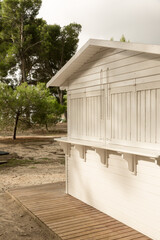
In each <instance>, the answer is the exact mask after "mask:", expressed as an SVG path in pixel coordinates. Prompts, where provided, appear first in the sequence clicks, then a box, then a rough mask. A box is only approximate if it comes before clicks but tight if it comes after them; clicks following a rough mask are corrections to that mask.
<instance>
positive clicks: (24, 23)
mask: <svg viewBox="0 0 160 240" xmlns="http://www.w3.org/2000/svg"><path fill="white" fill-rule="evenodd" d="M40 6H41V0H3V1H2V2H1V4H0V8H1V11H0V14H1V17H0V26H1V28H0V52H1V53H2V56H3V59H1V61H0V73H1V77H2V78H3V80H8V81H10V80H11V79H12V80H15V81H16V82H17V78H18V77H17V75H18V76H19V83H22V82H26V81H27V80H28V78H29V73H30V70H31V68H32V66H33V65H34V62H35V58H36V51H37V49H38V44H39V43H40V32H41V30H42V28H43V26H44V25H45V24H46V23H45V21H43V20H42V19H36V16H37V14H38V12H39V9H40ZM13 75H15V79H14V78H13ZM11 76H12V77H11Z"/></svg>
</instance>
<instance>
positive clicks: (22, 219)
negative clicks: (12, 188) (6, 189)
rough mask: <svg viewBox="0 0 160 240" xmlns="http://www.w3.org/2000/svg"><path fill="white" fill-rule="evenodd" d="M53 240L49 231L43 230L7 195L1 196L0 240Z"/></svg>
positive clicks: (2, 194)
mask: <svg viewBox="0 0 160 240" xmlns="http://www.w3.org/2000/svg"><path fill="white" fill-rule="evenodd" d="M22 239H25V240H51V239H53V237H51V236H50V233H49V231H47V229H46V230H45V229H44V228H41V227H40V226H39V225H38V224H37V223H36V222H35V220H34V219H33V218H32V217H30V216H29V215H28V214H27V213H26V212H24V211H23V210H22V209H21V208H20V207H19V206H18V205H17V203H15V202H14V201H13V200H12V199H11V198H9V197H8V196H7V195H6V194H5V193H1V194H0V240H22Z"/></svg>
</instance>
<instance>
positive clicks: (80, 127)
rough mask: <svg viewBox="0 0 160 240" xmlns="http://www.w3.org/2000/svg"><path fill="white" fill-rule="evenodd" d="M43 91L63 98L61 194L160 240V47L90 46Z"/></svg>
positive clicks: (106, 43)
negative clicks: (63, 93) (56, 89)
mask: <svg viewBox="0 0 160 240" xmlns="http://www.w3.org/2000/svg"><path fill="white" fill-rule="evenodd" d="M49 86H60V87H61V88H62V89H66V90H67V95H68V136H67V137H66V138H61V139H59V141H60V142H61V145H62V147H63V149H64V151H65V154H66V175H67V180H66V192H67V193H68V194H70V195H72V196H74V197H76V198H78V199H80V200H82V201H83V202H85V203H87V204H90V205H91V206H93V207H95V208H97V209H99V210H100V211H102V212H104V213H107V214H108V215H110V216H112V217H114V218H116V219H117V220H119V221H121V222H123V223H125V224H127V225H129V226H130V227H132V228H135V229H136V230H138V231H140V232H142V233H144V234H146V235H147V236H149V237H151V238H152V239H154V240H160V45H159V46H158V45H144V44H133V43H122V42H113V41H105V40H93V39H91V40H89V41H88V42H87V43H86V44H85V45H84V46H83V47H82V48H81V49H80V50H79V52H77V53H76V54H75V55H74V56H73V57H72V59H71V60H70V61H69V62H68V63H67V64H66V65H65V66H64V67H63V68H62V69H61V70H60V71H59V72H58V73H57V74H56V75H55V76H54V77H53V78H52V79H51V80H50V81H49V82H48V87H49Z"/></svg>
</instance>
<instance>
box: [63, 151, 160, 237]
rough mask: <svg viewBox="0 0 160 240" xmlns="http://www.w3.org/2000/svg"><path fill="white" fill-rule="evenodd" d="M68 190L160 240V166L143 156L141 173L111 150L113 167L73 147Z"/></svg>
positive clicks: (140, 160)
mask: <svg viewBox="0 0 160 240" xmlns="http://www.w3.org/2000/svg"><path fill="white" fill-rule="evenodd" d="M68 193H69V194H70V195H72V196H74V197H76V198H78V199H80V200H82V201H83V202H85V203H87V204H90V205H91V206H93V207H95V208H97V209H99V210H100V211H102V212H104V213H106V214H108V215H111V216H112V217H114V218H116V219H117V220H119V221H121V222H123V223H125V224H127V225H129V226H130V227H132V228H134V229H136V230H138V231H140V232H142V233H143V234H146V235H147V236H149V237H151V238H152V239H154V240H159V239H160V206H159V203H160V167H159V166H157V165H156V164H155V163H154V161H152V160H149V159H147V161H146V159H143V158H140V157H139V161H138V166H137V175H136V176H135V175H132V174H131V172H129V171H128V166H127V162H126V161H125V160H123V159H122V158H121V156H120V155H118V154H115V153H114V152H110V153H109V167H108V168H107V167H106V166H105V165H103V164H102V163H101V162H100V159H99V156H98V155H97V154H96V153H95V152H94V151H93V150H88V151H87V156H86V161H84V160H83V159H81V158H80V156H79V153H78V151H77V150H76V149H75V148H74V147H72V151H71V157H69V159H68Z"/></svg>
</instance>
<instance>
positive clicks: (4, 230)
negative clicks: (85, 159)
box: [0, 137, 65, 240]
mask: <svg viewBox="0 0 160 240" xmlns="http://www.w3.org/2000/svg"><path fill="white" fill-rule="evenodd" d="M0 150H1V151H7V152H9V153H10V154H9V155H8V156H0V161H2V160H3V161H4V160H6V161H7V164H3V165H1V164H0V240H23V239H25V240H51V239H53V237H51V236H50V233H49V231H48V230H47V229H46V230H44V229H43V228H42V227H40V226H39V225H38V224H37V223H36V222H35V220H34V219H33V218H31V217H30V216H29V215H28V214H27V213H26V212H24V211H23V210H22V209H21V208H20V207H19V206H18V205H17V203H16V202H14V201H13V200H12V199H11V198H10V197H9V196H8V195H7V194H6V193H4V191H5V190H8V189H12V188H17V187H23V186H30V185H39V184H45V183H53V182H59V181H64V180H65V171H64V154H63V152H62V150H61V149H60V147H59V144H58V143H57V142H55V141H54V139H53V137H45V138H42V137H38V138H36V137H34V138H28V137H27V138H24V137H21V138H19V139H18V140H16V141H12V140H10V139H6V138H5V139H0Z"/></svg>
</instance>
